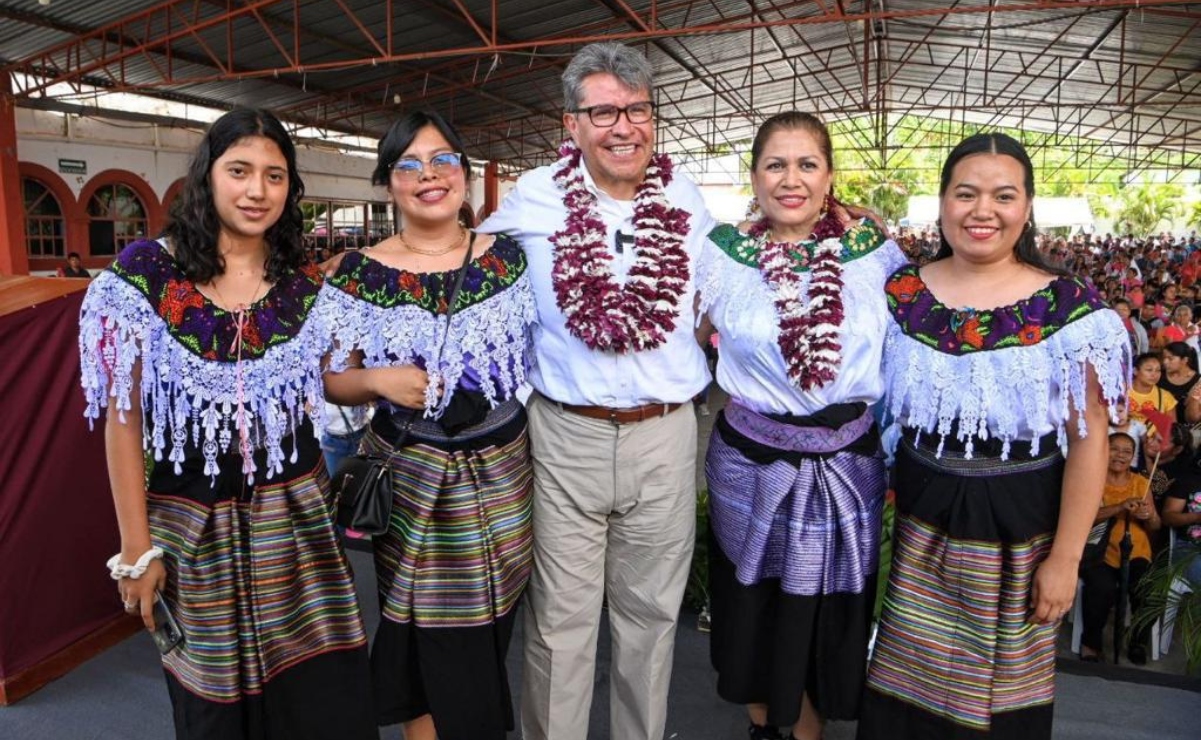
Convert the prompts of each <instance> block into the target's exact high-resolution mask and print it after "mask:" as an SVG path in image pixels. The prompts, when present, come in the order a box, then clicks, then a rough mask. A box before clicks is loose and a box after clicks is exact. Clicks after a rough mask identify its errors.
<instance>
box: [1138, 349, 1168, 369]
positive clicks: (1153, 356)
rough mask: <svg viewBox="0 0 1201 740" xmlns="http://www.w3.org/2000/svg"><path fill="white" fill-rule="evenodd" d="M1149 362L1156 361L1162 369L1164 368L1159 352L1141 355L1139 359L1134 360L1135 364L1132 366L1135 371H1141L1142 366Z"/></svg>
mask: <svg viewBox="0 0 1201 740" xmlns="http://www.w3.org/2000/svg"><path fill="white" fill-rule="evenodd" d="M1147 360H1155V361H1156V362H1158V363H1159V365H1160V368H1162V367H1163V360H1161V359H1159V353H1158V352H1144V353H1142V354H1141V355H1139V356H1138V357H1135V358H1134V363H1133V364H1132V365H1131V367H1133V368H1134V369H1135V370H1137V369H1139V368H1140V367H1142V366H1143V363H1145V362H1146V361H1147Z"/></svg>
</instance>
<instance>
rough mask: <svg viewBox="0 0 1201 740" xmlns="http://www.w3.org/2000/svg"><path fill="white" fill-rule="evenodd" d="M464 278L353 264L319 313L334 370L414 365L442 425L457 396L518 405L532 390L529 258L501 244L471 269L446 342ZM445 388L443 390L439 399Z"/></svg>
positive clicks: (368, 261)
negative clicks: (521, 393) (357, 355)
mask: <svg viewBox="0 0 1201 740" xmlns="http://www.w3.org/2000/svg"><path fill="white" fill-rule="evenodd" d="M457 273H458V268H455V269H454V270H449V271H446V272H431V273H414V272H408V271H406V270H399V269H396V268H393V267H389V266H388V265H385V264H383V263H382V262H379V261H378V260H375V259H372V258H371V257H370V256H368V254H365V253H363V252H351V253H349V254H347V255H346V256H345V257H344V258H343V259H342V261H341V263H340V264H339V265H338V270H337V272H336V273H335V274H334V275H333V276H332V277H330V278H329V280H328V281H327V282H326V284H325V287H324V288H323V289H322V291H321V298H320V301H319V306H318V309H317V310H318V313H320V314H321V316H322V317H323V320H324V321H325V322H326V325H328V327H329V330H330V331H331V332H332V337H333V341H334V350H333V353H332V356H331V362H330V369H331V370H332V371H334V372H339V371H341V370H344V369H345V368H346V365H347V359H348V357H349V354H350V352H351V351H352V350H355V349H358V350H362V352H363V356H364V357H363V362H364V365H365V366H366V367H389V366H393V365H407V364H416V365H418V366H420V367H422V368H424V369H425V371H426V372H427V373H428V374H429V378H430V383H429V393H428V394H427V398H426V412H427V415H429V416H437V415H439V414H440V413H441V412H442V411H443V410H444V409H445V408H446V405H447V404H449V403H450V399H451V398H452V397H453V395H454V391H455V389H457V388H463V389H465V390H469V391H479V392H481V393H483V394H484V396H485V397H486V398H487V399H488V401H489V402H490V403H491V404H492V405H493V406H495V405H497V404H498V403H500V402H501V401H504V400H506V399H508V398H510V397H512V396H513V395H514V394H515V393H516V391H517V388H518V386H520V385H521V384H522V383H523V382H524V381H525V375H526V370H527V369H528V368H527V364H528V362H529V360H530V357H531V354H530V328H531V326H532V325H533V323H534V321H535V317H536V312H535V309H534V300H533V295H532V293H531V292H530V283H529V276H528V274H527V270H526V260H525V255H524V253H522V251H521V247H520V246H518V244H517V242H515V241H513V240H512V239H510V238H508V237H506V236H503V235H500V236H497V237H496V241H495V242H494V243H493V245H492V247H491V248H490V249H489V250H488V251H487V252H485V253H484V254H483V255H482V256H479V257H476V258H475V259H473V260H472V261H471V262H470V263H469V264H468V265H467V273H466V274H465V275H464V277H463V285H462V287H461V288H460V289H459V296H458V298H457V300H456V301H455V310H454V312H453V314H452V316H451V326H450V331H449V333H447V332H446V308H447V306H446V300H447V297H448V295H449V293H450V291H451V289H452V287H453V286H454V279H455V277H456V275H457ZM444 335H445V342H444V341H443V337H444ZM439 384H441V385H442V387H444V388H445V389H446V390H445V392H443V393H442V395H441V398H439V396H438V395H437V392H436V389H437V388H438V387H439Z"/></svg>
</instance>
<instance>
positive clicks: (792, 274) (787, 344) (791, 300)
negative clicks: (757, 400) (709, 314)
mask: <svg viewBox="0 0 1201 740" xmlns="http://www.w3.org/2000/svg"><path fill="white" fill-rule="evenodd" d="M836 205H837V203H836V202H835V201H834V199H833V198H830V199H828V200H827V203H826V206H827V209H826V214H825V215H824V216H823V217H822V219H821V220H820V221H818V223H817V226H815V227H814V229H813V239H814V242H813V243H812V244H811V246H810V245H807V244H791V243H789V242H775V241H770V240H769V239H768V238H767V237H768V234H769V233H770V232H771V221H769V220H768V219H767V218H763V219H760V220H759V221H757V222H755V224H754V225H752V226H751V228H750V230H749V232H748V235H749V236H750V237H752V238H753V239H755V240H756V241H757V242H758V243H759V245H758V246H759V249H758V258H759V273H760V274H761V275H762V276H763V282H764V283H766V284H767V286H768V287H769V288H771V289H772V292H773V297H772V300H773V302H774V303H775V307H776V315H777V316H778V317H779V321H780V336H779V340H778V341H779V345H780V353H781V354H782V355H783V356H784V365H785V367H786V368H787V371H788V379H789V380H790V381H791V382H792V383H793V384H794V385H796V386H797V387H798V388H800V389H801V390H806V391H807V390H811V389H813V388H815V387H820V386H824V385H826V384H828V383H831V382H833V381H834V379H835V378H836V377H838V370H839V365H840V363H841V361H842V345H841V344H840V343H839V341H838V329H839V327H840V326H841V325H842V319H843V307H842V235H843V233H844V231H845V229H844V227H843V225H842V220H841V219H840V218H839V217H838V216H837V215H836V214H835V210H836V209H835V206H836ZM794 251H799V252H801V254H802V255H803V256H802V261H801V266H802V267H803V266H806V265H807V266H808V267H809V300H808V302H802V301H801V293H802V292H803V291H802V281H801V275H800V274H799V273H798V272H797V271H796V270H795V269H793V268H794V264H795V263H794V258H793V256H792V252H794Z"/></svg>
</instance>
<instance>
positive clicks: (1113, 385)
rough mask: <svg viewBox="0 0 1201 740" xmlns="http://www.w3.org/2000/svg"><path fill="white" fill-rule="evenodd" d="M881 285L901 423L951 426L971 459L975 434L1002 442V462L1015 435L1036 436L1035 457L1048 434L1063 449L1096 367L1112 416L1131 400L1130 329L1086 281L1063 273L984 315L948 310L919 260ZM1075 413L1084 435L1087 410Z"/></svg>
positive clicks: (930, 428) (894, 406) (892, 388)
mask: <svg viewBox="0 0 1201 740" xmlns="http://www.w3.org/2000/svg"><path fill="white" fill-rule="evenodd" d="M884 290H885V294H886V296H887V299H888V307H889V312H890V314H891V319H892V320H891V322H890V326H889V332H888V342H887V344H886V346H885V363H884V369H885V373H884V381H885V384H886V395H887V399H888V411H889V415H890V416H891V418H892V420H893V421H894V422H895V424H897V425H900V426H903V427H910V428H913V429H916V430H919V432H920V433H933V434H937V435H939V437H940V440H945V438H946V436H947V435H948V434H950V433H952V430H953V429H954V430H955V434H956V435H957V437H958V439H960V440H961V441H963V442H964V443H965V448H966V453H967V454H968V455H969V456H970V455H971V451H972V447H973V445H972V439H973V438H975V437H979V438H982V439H989V438H999V439H1001V440H1002V443H1003V444H1002V459H1006V458H1007V457H1008V453H1009V446H1010V445H1009V443H1010V442H1012V441H1013V440H1028V441H1031V442H1033V443H1034V445H1033V450H1032V452H1033V453H1034V454H1037V453H1038V440H1039V438H1040V437H1042V436H1043V435H1046V434H1049V433H1051V432H1056V433H1057V440H1058V444H1059V446H1060V448H1061V449H1063V450H1065V451H1066V449H1067V423H1068V418H1069V415H1070V412H1071V411H1072V410H1082V409H1083V408H1084V405H1085V400H1086V399H1085V387H1086V382H1087V376H1088V371H1089V370H1090V369H1091V370H1092V371H1093V372H1094V373H1095V374H1096V377H1097V381H1098V384H1099V386H1100V390H1101V395H1102V400H1103V401H1104V403H1105V404H1106V405H1107V406H1108V407H1109V410H1110V412H1111V416H1112V413H1113V411H1114V409H1115V408H1116V405H1117V404H1118V403H1119V402H1120V401H1121V400H1122V399H1123V398H1124V396H1125V393H1126V384H1127V379H1128V378H1129V377H1130V343H1129V342H1128V341H1127V340H1126V330H1125V328H1124V327H1123V326H1122V321H1121V319H1120V318H1119V317H1118V315H1117V314H1116V313H1114V312H1113V311H1112V310H1111V309H1108V308H1106V307H1105V304H1104V302H1103V301H1102V300H1101V297H1100V295H1099V294H1098V293H1097V291H1096V289H1094V288H1093V287H1092V286H1091V285H1090V284H1088V283H1086V282H1084V281H1082V280H1080V279H1077V278H1071V277H1057V278H1055V279H1054V280H1052V281H1051V282H1050V283H1049V284H1048V285H1047V286H1046V287H1044V288H1042V289H1040V290H1038V291H1036V292H1035V293H1034V294H1032V295H1031V296H1030V297H1028V298H1025V299H1022V300H1020V301H1018V302H1017V303H1014V304H1013V305H1010V306H1003V307H1000V308H996V309H991V310H987V311H974V310H970V309H962V310H957V309H952V308H948V307H947V306H944V305H943V304H942V303H940V302H939V301H938V299H937V298H935V297H934V295H933V294H932V293H931V292H930V290H929V289H928V288H927V287H926V284H925V282H923V281H922V278H921V276H920V274H919V272H918V268H917V267H916V266H913V265H910V266H906V267H902V268H901V269H899V270H897V271H896V272H895V273H893V275H892V276H891V277H890V278H889V280H888V282H887V284H886V285H885V289H884ZM1078 419H1079V431H1080V432H1081V433H1082V434H1083V433H1086V432H1087V431H1088V430H1087V429H1086V427H1085V422H1084V416H1083V414H1081V415H1080V416H1079V417H1078ZM956 424H957V426H956ZM893 431H894V432H895V431H896V430H895V429H894V430H893ZM1102 431H1103V430H1102ZM889 436H890V437H891V438H893V439H895V434H890V435H889ZM941 450H942V445H941V443H940V445H939V452H940V453H941Z"/></svg>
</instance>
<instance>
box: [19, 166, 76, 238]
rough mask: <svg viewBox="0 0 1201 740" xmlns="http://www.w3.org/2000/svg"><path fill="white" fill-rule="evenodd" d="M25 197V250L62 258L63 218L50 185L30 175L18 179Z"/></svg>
mask: <svg viewBox="0 0 1201 740" xmlns="http://www.w3.org/2000/svg"><path fill="white" fill-rule="evenodd" d="M21 192H22V195H23V197H24V200H25V251H26V253H27V254H28V255H29V256H30V257H33V258H38V257H59V258H61V257H65V256H66V254H67V229H66V219H64V218H63V207H62V204H61V203H59V202H58V198H57V197H55V195H54V192H53V191H51V190H50V188H49V186H47V185H45V184H44V183H42V182H40V181H39V180H35V179H34V178H32V177H22V178H21Z"/></svg>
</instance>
